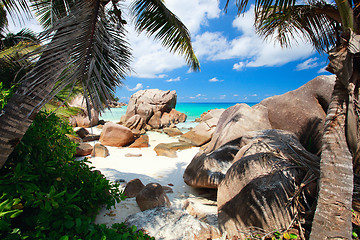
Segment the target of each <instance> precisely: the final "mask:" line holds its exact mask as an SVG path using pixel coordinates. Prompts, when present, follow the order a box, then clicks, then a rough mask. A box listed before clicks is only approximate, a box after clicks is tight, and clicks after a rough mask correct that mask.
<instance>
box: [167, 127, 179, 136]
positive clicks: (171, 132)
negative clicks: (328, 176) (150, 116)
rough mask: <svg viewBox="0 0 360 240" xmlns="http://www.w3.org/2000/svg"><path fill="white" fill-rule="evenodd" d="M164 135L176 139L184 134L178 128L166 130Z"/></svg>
mask: <svg viewBox="0 0 360 240" xmlns="http://www.w3.org/2000/svg"><path fill="white" fill-rule="evenodd" d="M164 133H166V134H167V135H169V136H170V137H176V136H180V135H182V134H183V133H182V132H181V131H180V130H179V129H178V128H164Z"/></svg>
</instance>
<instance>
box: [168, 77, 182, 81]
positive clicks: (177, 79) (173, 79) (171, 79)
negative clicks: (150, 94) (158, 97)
mask: <svg viewBox="0 0 360 240" xmlns="http://www.w3.org/2000/svg"><path fill="white" fill-rule="evenodd" d="M179 81H180V77H177V78H170V79H168V80H166V82H179Z"/></svg>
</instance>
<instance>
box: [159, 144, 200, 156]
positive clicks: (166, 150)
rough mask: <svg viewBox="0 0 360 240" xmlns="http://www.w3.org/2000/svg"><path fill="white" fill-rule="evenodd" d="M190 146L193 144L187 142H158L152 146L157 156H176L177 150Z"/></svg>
mask: <svg viewBox="0 0 360 240" xmlns="http://www.w3.org/2000/svg"><path fill="white" fill-rule="evenodd" d="M192 147H193V145H191V144H190V143H187V142H173V143H160V144H158V145H157V146H156V147H155V148H154V151H155V152H156V154H157V155H158V156H165V157H170V158H176V157H177V154H176V151H177V150H184V149H188V148H192Z"/></svg>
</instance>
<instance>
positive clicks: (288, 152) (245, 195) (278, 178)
mask: <svg viewBox="0 0 360 240" xmlns="http://www.w3.org/2000/svg"><path fill="white" fill-rule="evenodd" d="M239 145H240V146H241V149H240V151H238V153H237V155H236V156H235V158H234V164H233V165H232V166H231V167H230V169H229V170H228V171H227V172H226V175H225V178H224V179H223V180H222V181H221V183H220V184H219V186H218V195H217V203H218V222H219V227H220V230H221V231H222V232H226V233H227V234H228V236H229V237H233V236H237V237H239V238H241V239H242V238H245V237H246V232H247V231H250V230H251V229H252V228H253V227H256V228H260V229H263V230H265V231H273V230H274V229H286V228H287V227H288V226H289V225H290V223H291V222H292V220H293V218H294V213H295V205H296V204H299V202H296V201H297V200H295V199H291V197H292V196H294V194H295V191H296V190H298V189H299V188H300V185H301V184H303V183H304V182H305V181H304V180H308V179H311V178H309V176H310V175H309V176H307V172H309V174H313V176H319V167H320V165H319V163H320V159H319V158H318V157H317V156H316V155H313V154H311V153H309V152H307V151H306V150H305V148H304V147H303V146H302V145H301V144H300V142H299V141H298V139H297V138H296V136H295V135H294V134H293V133H290V132H287V131H282V130H264V131H257V132H248V133H247V134H245V135H244V136H243V137H242V138H241V140H240V142H239ZM305 178H306V179H305ZM313 181H315V182H316V178H314V179H313ZM303 187H305V188H306V185H305V186H303V185H302V188H303ZM300 195H301V194H300ZM300 195H299V196H300ZM306 199H307V201H308V202H307V203H308V204H311V203H314V199H311V197H309V196H307V198H306ZM299 201H301V200H299ZM310 208H311V206H310ZM303 210H305V211H308V210H310V209H303ZM252 230H253V229H252Z"/></svg>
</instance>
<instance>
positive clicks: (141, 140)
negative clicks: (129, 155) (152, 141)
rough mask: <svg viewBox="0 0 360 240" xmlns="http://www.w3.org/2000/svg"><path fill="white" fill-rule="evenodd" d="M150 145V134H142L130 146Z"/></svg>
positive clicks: (144, 146) (141, 146)
mask: <svg viewBox="0 0 360 240" xmlns="http://www.w3.org/2000/svg"><path fill="white" fill-rule="evenodd" d="M147 147H149V136H148V135H140V137H139V138H138V139H136V140H135V142H134V143H132V144H131V145H130V146H129V148H147Z"/></svg>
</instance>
